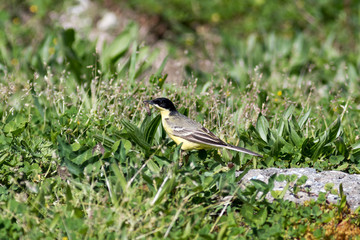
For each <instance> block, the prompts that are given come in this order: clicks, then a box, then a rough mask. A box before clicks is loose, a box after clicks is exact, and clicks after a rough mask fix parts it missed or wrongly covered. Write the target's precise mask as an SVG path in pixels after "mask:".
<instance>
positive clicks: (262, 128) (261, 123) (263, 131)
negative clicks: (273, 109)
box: [256, 114, 269, 142]
mask: <svg viewBox="0 0 360 240" xmlns="http://www.w3.org/2000/svg"><path fill="white" fill-rule="evenodd" d="M256 130H257V131H258V133H259V135H260V137H261V139H262V140H264V141H265V142H268V140H267V134H268V131H269V122H268V121H267V120H266V118H265V117H264V116H263V115H261V114H260V116H259V118H258V120H257V122H256Z"/></svg>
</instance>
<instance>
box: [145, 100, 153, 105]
mask: <svg viewBox="0 0 360 240" xmlns="http://www.w3.org/2000/svg"><path fill="white" fill-rule="evenodd" d="M144 103H147V104H151V105H154V103H153V101H152V100H145V101H144Z"/></svg>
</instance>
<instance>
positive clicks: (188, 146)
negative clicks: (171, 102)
mask: <svg viewBox="0 0 360 240" xmlns="http://www.w3.org/2000/svg"><path fill="white" fill-rule="evenodd" d="M160 113H161V123H162V125H163V127H164V129H165V131H166V133H167V134H168V135H169V137H170V138H171V139H172V140H173V141H174V142H175V143H176V144H177V145H179V144H180V143H182V146H181V149H182V150H200V149H210V148H214V147H213V146H210V145H207V144H201V143H194V142H190V141H188V140H186V139H183V138H181V137H177V136H174V135H173V130H172V129H171V127H170V126H169V124H168V123H167V120H168V119H169V118H170V117H171V116H170V111H169V110H166V109H160Z"/></svg>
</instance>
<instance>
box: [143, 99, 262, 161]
mask: <svg viewBox="0 0 360 240" xmlns="http://www.w3.org/2000/svg"><path fill="white" fill-rule="evenodd" d="M144 103H146V104H150V105H153V106H155V107H156V108H157V109H159V110H160V114H161V122H162V125H163V127H164V130H165V131H166V133H167V134H168V135H169V137H170V138H171V139H172V140H173V141H174V142H175V143H176V144H177V145H179V144H180V143H182V146H181V150H201V149H205V150H206V149H213V148H226V149H229V150H234V151H237V152H242V153H246V154H250V155H253V156H256V157H263V156H262V155H261V154H258V153H256V152H253V151H250V150H248V149H246V148H242V147H237V146H234V145H231V144H228V143H226V142H224V141H223V140H221V139H220V138H218V137H217V136H216V135H215V134H213V133H212V132H211V131H209V130H208V129H207V128H205V127H203V126H202V125H201V124H200V123H198V122H196V121H194V120H192V119H190V118H188V117H186V116H185V115H183V114H181V113H179V112H178V111H177V110H176V107H175V105H174V104H173V103H172V102H171V101H170V100H169V99H167V98H164V97H161V98H156V99H153V100H146V101H144Z"/></svg>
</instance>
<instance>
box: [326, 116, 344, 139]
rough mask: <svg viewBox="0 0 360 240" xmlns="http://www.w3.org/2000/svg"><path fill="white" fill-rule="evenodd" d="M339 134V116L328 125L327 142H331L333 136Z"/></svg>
mask: <svg viewBox="0 0 360 240" xmlns="http://www.w3.org/2000/svg"><path fill="white" fill-rule="evenodd" d="M340 134H341V120H340V117H339V118H338V119H337V120H336V121H335V122H334V123H333V124H332V126H330V129H329V138H328V140H327V143H330V142H333V141H334V140H335V138H337V137H339V135H340Z"/></svg>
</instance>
